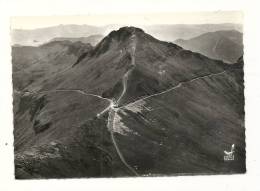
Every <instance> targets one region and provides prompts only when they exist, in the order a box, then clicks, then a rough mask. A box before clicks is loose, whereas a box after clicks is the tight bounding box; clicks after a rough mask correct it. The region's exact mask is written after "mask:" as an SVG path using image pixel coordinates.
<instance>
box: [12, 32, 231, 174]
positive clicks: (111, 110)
mask: <svg viewBox="0 0 260 191" xmlns="http://www.w3.org/2000/svg"><path fill="white" fill-rule="evenodd" d="M136 43H137V39H136V36H135V33H134V32H133V33H132V36H131V38H130V44H129V49H128V51H130V54H131V66H132V67H131V68H130V69H129V70H128V71H127V72H126V73H125V74H124V75H123V78H122V84H123V90H122V92H121V94H120V96H119V98H118V99H117V100H114V99H109V98H105V97H102V96H100V95H95V94H90V93H86V92H85V91H83V90H79V89H58V90H50V91H41V92H30V91H25V92H20V91H17V90H14V91H15V93H31V94H46V93H53V92H76V93H80V94H83V95H85V96H93V97H97V98H99V99H102V100H106V101H108V102H109V103H110V104H109V106H108V107H106V108H104V109H103V110H102V111H101V112H99V113H97V117H100V116H101V115H103V114H104V113H106V112H108V119H107V128H108V130H109V132H110V137H111V141H112V143H113V145H114V147H115V150H116V152H117V155H118V156H119V158H120V160H121V162H122V163H123V164H124V166H125V167H126V168H127V169H128V170H129V172H130V173H132V174H133V175H135V176H139V174H138V173H137V172H136V170H135V169H134V168H132V167H131V166H130V165H129V164H128V162H127V161H126V159H125V158H124V156H123V154H122V153H121V151H120V149H119V146H118V144H117V142H116V139H115V136H114V132H115V129H114V128H115V125H116V124H115V116H116V115H117V112H118V110H120V109H122V108H125V107H127V106H130V105H134V104H136V103H137V102H140V101H143V100H146V99H149V98H152V97H155V96H159V95H162V94H165V93H167V92H170V91H172V90H175V89H177V88H180V87H181V86H182V85H184V84H187V83H190V82H193V81H196V80H199V79H203V78H207V77H211V76H215V75H221V74H223V73H225V72H226V70H224V71H221V72H218V73H213V74H209V75H205V76H200V77H196V78H193V79H191V80H189V81H184V82H179V83H178V84H177V85H176V86H174V87H171V88H169V89H167V90H165V91H162V92H159V93H155V94H153V95H149V96H146V97H143V98H140V99H138V100H136V101H133V102H131V103H128V104H126V105H123V106H121V107H118V105H119V104H120V102H121V101H122V99H123V97H124V96H125V94H126V91H127V82H128V78H129V75H130V73H131V72H132V71H133V70H134V68H135V66H136V63H135V50H136Z"/></svg>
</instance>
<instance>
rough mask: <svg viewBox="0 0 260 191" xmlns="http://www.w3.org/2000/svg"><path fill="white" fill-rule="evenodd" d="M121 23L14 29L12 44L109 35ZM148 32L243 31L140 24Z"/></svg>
mask: <svg viewBox="0 0 260 191" xmlns="http://www.w3.org/2000/svg"><path fill="white" fill-rule="evenodd" d="M120 27H122V26H121V25H107V26H101V27H97V26H90V25H58V26H53V27H47V28H39V29H33V30H22V29H14V30H12V31H11V33H12V44H13V45H14V44H16V45H27V46H38V45H40V44H43V43H46V42H48V41H50V40H51V39H53V38H60V37H61V38H81V37H88V36H90V35H97V34H101V35H107V34H108V32H110V31H111V30H117V29H119V28H120ZM140 27H142V28H143V29H144V30H145V31H146V32H147V33H149V34H151V35H153V36H155V37H156V38H158V39H160V40H164V41H170V42H173V41H174V40H176V39H179V38H181V39H189V38H193V37H195V36H198V35H201V34H203V33H206V32H214V31H219V30H237V31H240V32H242V25H239V24H231V23H227V24H204V25H201V24H198V25H183V24H175V25H150V26H148V25H147V26H140Z"/></svg>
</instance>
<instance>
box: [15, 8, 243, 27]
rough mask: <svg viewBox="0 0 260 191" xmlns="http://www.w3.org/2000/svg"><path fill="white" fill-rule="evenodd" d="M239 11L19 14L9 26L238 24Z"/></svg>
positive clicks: (240, 20) (239, 21) (240, 21)
mask: <svg viewBox="0 0 260 191" xmlns="http://www.w3.org/2000/svg"><path fill="white" fill-rule="evenodd" d="M242 22H243V13H242V12H240V11H217V12H175V13H155V14H151V13H150V14H114V15H113V14H106V15H100V14H99V15H81V16H79V15H78V16H37V17H32V16H26V17H25V16H23V17H12V18H11V28H12V29H35V28H42V27H48V26H55V25H60V24H64V25H65V24H78V25H82V24H87V25H96V26H102V25H109V24H119V25H155V24H218V23H242Z"/></svg>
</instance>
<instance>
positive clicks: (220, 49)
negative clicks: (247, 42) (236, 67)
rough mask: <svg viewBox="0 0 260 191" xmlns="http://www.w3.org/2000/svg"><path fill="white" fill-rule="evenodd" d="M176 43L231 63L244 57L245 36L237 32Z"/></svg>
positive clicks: (209, 34) (210, 33)
mask: <svg viewBox="0 0 260 191" xmlns="http://www.w3.org/2000/svg"><path fill="white" fill-rule="evenodd" d="M175 43H176V44H178V45H180V46H182V47H183V48H185V49H188V50H192V51H194V52H199V53H201V54H203V55H205V56H208V57H210V58H213V59H219V60H223V61H225V62H229V63H234V62H236V61H237V59H238V58H239V57H241V56H242V55H243V34H242V33H240V32H238V31H235V30H227V31H216V32H208V33H204V34H202V35H200V36H197V37H195V38H191V39H188V40H183V39H178V40H176V41H175Z"/></svg>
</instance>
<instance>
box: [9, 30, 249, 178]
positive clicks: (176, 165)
mask: <svg viewBox="0 0 260 191" xmlns="http://www.w3.org/2000/svg"><path fill="white" fill-rule="evenodd" d="M15 49H16V50H15V51H13V58H14V57H16V56H17V58H16V59H13V66H14V68H15V69H14V73H13V81H14V83H13V84H14V140H15V141H14V146H15V175H16V178H19V179H24V178H64V177H65V178H69V177H120V176H155V175H172V174H183V173H243V172H245V135H244V109H243V106H244V105H243V103H244V97H243V88H244V87H243V58H242V57H241V58H240V60H239V62H238V63H235V64H232V65H230V64H226V63H224V62H221V61H217V60H212V59H209V58H207V57H205V56H203V55H201V54H198V53H194V52H191V51H188V50H184V49H182V48H181V47H179V46H177V45H175V44H173V43H168V42H163V41H159V40H157V39H155V38H154V37H152V36H150V35H149V34H147V33H145V32H144V31H143V30H142V29H139V28H135V27H123V28H120V29H119V30H117V31H112V32H111V33H109V35H107V36H106V37H105V38H104V39H103V40H102V41H101V42H100V43H98V44H97V45H96V46H95V47H94V48H91V47H90V46H89V45H86V44H83V43H80V42H75V43H72V42H68V41H62V42H58V41H55V42H51V43H48V44H45V45H42V46H41V47H39V49H38V48H36V49H33V48H32V47H16V48H15ZM18 50H19V51H18ZM20 51H24V52H26V51H27V53H30V52H32V53H33V55H30V56H28V57H26V56H23V55H24V54H22V53H21V52H20ZM38 51H39V52H40V53H38ZM38 54H39V55H40V56H42V57H40V58H39V56H38ZM18 56H19V58H18ZM34 61H35V62H34ZM18 66H19V67H18ZM27 71H30V72H27ZM32 74H34V75H32ZM232 144H234V145H235V160H234V161H224V160H223V157H224V150H226V151H229V150H230V147H231V145H232Z"/></svg>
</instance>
